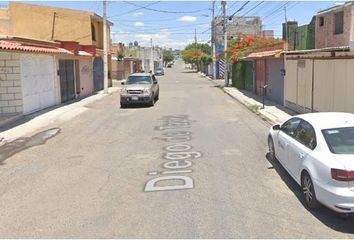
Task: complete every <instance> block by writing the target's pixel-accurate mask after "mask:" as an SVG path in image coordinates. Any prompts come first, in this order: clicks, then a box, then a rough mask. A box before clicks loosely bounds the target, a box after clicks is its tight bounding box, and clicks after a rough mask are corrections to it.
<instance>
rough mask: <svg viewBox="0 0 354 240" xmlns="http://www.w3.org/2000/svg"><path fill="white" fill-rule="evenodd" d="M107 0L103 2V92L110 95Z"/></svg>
mask: <svg viewBox="0 0 354 240" xmlns="http://www.w3.org/2000/svg"><path fill="white" fill-rule="evenodd" d="M107 50H108V49H107V21H106V0H103V76H104V77H103V92H104V93H106V94H107V93H108V51H107Z"/></svg>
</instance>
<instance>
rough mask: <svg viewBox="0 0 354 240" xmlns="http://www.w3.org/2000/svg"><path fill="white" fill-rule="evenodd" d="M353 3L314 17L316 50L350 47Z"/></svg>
mask: <svg viewBox="0 0 354 240" xmlns="http://www.w3.org/2000/svg"><path fill="white" fill-rule="evenodd" d="M353 8H354V3H353V2H346V3H344V4H341V5H337V6H334V7H331V8H328V9H325V10H322V11H319V12H318V13H317V15H316V40H315V41H316V44H315V47H316V48H329V47H342V46H350V45H351V42H352V41H353V36H354V32H353V27H354V26H353V22H354V20H353V17H354V15H353Z"/></svg>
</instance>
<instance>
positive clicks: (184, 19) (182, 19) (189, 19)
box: [178, 16, 197, 22]
mask: <svg viewBox="0 0 354 240" xmlns="http://www.w3.org/2000/svg"><path fill="white" fill-rule="evenodd" d="M195 20H197V18H196V17H194V16H183V17H180V18H178V21H180V22H194V21H195Z"/></svg>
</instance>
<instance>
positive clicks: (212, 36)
mask: <svg viewBox="0 0 354 240" xmlns="http://www.w3.org/2000/svg"><path fill="white" fill-rule="evenodd" d="M212 11H213V14H212V17H213V18H212V20H211V51H212V58H213V79H216V46H215V1H213V8H212Z"/></svg>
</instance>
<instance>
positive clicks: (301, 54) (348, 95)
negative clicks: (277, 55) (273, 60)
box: [285, 46, 354, 113]
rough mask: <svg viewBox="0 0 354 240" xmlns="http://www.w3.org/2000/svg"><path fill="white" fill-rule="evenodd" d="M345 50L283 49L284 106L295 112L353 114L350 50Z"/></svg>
mask: <svg viewBox="0 0 354 240" xmlns="http://www.w3.org/2000/svg"><path fill="white" fill-rule="evenodd" d="M349 50H350V49H349V47H348V46H347V47H332V48H323V49H313V50H302V51H289V52H286V58H287V61H286V76H285V106H286V107H288V108H290V109H292V110H294V111H296V112H299V113H305V112H317V111H321V112H324V111H340V112H351V113H354V101H353V92H354V82H353V78H354V68H353V66H354V53H353V52H351V51H349Z"/></svg>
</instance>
